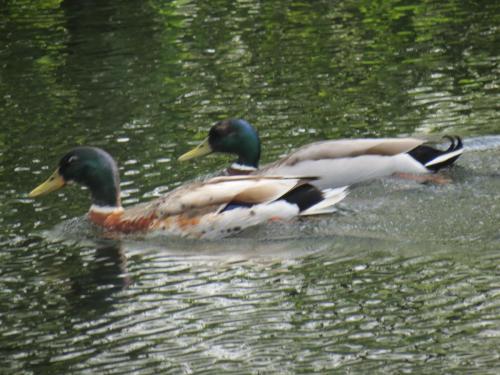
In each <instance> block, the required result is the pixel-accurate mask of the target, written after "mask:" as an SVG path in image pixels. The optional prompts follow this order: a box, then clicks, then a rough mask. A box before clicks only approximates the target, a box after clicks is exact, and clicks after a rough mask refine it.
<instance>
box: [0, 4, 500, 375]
mask: <svg viewBox="0 0 500 375" xmlns="http://www.w3.org/2000/svg"><path fill="white" fill-rule="evenodd" d="M498 25H500V4H499V3H498V1H492V0H490V1H482V2H471V1H452V0H449V1H444V2H432V1H424V0H420V1H413V2H409V1H330V0H328V1H327V0H325V1H321V0H319V1H285V0H277V1H246V0H239V1H227V0H216V1H210V2H203V1H194V0H193V1H190V0H182V1H181V0H178V1H159V0H150V1H145V2H137V1H127V0H117V1H108V0H104V1H102V0H100V1H97V0H90V1H70V0H66V1H60V0H43V1H42V0H40V1H36V2H34V1H28V0H6V1H4V2H1V3H0V122H1V125H0V249H1V251H0V366H1V368H2V370H1V371H0V372H2V373H3V372H5V373H12V374H45V373H46V374H49V373H50V374H54V373H64V374H67V373H109V374H118V373H133V372H134V373H141V374H149V373H151V374H156V373H171V374H179V373H214V374H220V373H222V372H224V373H255V374H257V373H290V374H294V373H304V374H305V373H331V372H332V371H338V372H339V373H348V372H351V373H403V372H414V373H420V372H421V373H463V374H469V373H481V374H486V373H492V374H493V373H497V372H498V368H499V367H500V361H499V353H498V347H499V346H500V340H499V337H500V332H499V331H498V325H499V323H500V299H499V293H498V290H500V272H499V267H498V264H499V256H498V248H499V246H498V245H499V240H500V237H499V236H498V223H499V222H500V210H499V207H498V203H497V202H498V201H499V198H500V196H499V191H500V180H499V177H498V170H499V167H500V164H499V161H498V160H499V156H500V154H499V148H500V139H499V138H498V134H499V132H500V116H499V113H500V111H499V107H498V103H499V83H500V82H499V77H500V74H499V73H500V72H499V66H498V62H499V49H498V45H499V40H498V39H499V38H498V35H499V33H498ZM226 117H243V118H246V119H247V120H249V121H250V122H251V123H253V124H255V125H256V126H257V128H258V129H259V132H260V135H261V138H262V140H263V146H264V148H263V162H267V161H270V160H273V159H275V158H277V157H278V156H279V155H282V154H284V153H286V152H287V151H289V150H291V149H294V148H296V147H298V146H299V145H302V144H304V143H307V142H311V141H313V140H319V139H324V138H338V137H362V136H401V135H407V134H412V135H413V134H427V133H436V134H441V133H450V134H458V135H461V136H463V137H464V138H465V139H466V140H467V142H466V146H467V147H468V152H467V153H466V154H465V155H464V156H463V157H462V158H461V159H460V161H459V163H458V166H457V168H455V169H454V170H452V171H451V172H448V176H449V177H451V178H452V179H453V183H452V184H450V185H447V186H420V185H416V184H412V183H411V182H401V181H394V180H387V181H382V182H376V183H372V184H370V185H367V186H363V187H361V188H360V189H359V190H357V191H356V192H353V193H352V194H351V195H350V197H349V198H348V199H347V200H346V201H345V203H343V205H342V207H341V210H340V212H339V213H338V215H334V216H332V217H328V218H321V219H317V220H311V221H301V222H296V223H291V224H287V225H276V226H272V227H266V228H257V229H255V230H251V231H248V232H246V233H244V234H243V235H242V236H241V237H240V238H237V239H228V240H224V241H218V242H207V243H200V242H196V241H194V242H191V241H180V240H176V239H155V240H152V241H124V242H121V243H117V242H108V241H104V242H103V241H102V240H99V241H96V240H95V237H96V236H95V234H93V233H92V232H91V231H90V230H89V228H86V226H85V223H84V222H83V221H82V220H81V219H78V218H79V217H81V216H82V215H83V214H84V212H85V211H86V210H87V208H88V204H89V202H88V199H87V192H83V191H81V190H80V189H78V188H68V189H66V190H64V191H62V192H61V193H59V194H54V195H53V196H47V197H46V198H43V199H40V200H37V201H33V200H30V199H27V197H26V194H27V192H29V191H30V190H31V189H32V188H33V187H34V186H35V185H36V184H37V183H39V182H40V181H42V180H43V179H44V178H45V177H47V176H48V175H49V173H50V172H51V171H52V169H53V168H54V167H55V164H56V162H57V160H58V159H59V157H60V156H61V155H62V154H63V153H64V152H65V151H66V150H68V149H69V148H71V147H73V146H75V145H81V144H92V145H96V146H100V147H103V148H105V149H107V150H108V151H109V152H110V153H111V154H113V155H114V156H115V157H116V159H117V160H118V162H119V165H120V172H121V176H122V186H121V187H122V194H123V201H124V203H125V204H133V203H136V202H143V201H147V200H149V199H151V198H152V197H155V196H158V195H160V194H161V193H162V192H165V191H167V190H169V189H171V188H173V187H174V186H177V185H178V184H180V183H182V182H183V181H186V180H191V179H193V178H196V177H199V176H205V175H207V174H209V173H213V172H215V171H217V170H219V169H220V168H222V166H224V165H225V164H226V163H227V162H228V160H227V158H225V157H213V158H207V159H206V160H203V161H200V162H197V163H186V164H178V163H177V162H176V161H175V160H176V158H177V157H178V156H179V155H180V154H181V153H183V152H185V151H186V150H187V149H189V148H190V146H192V145H193V144H194V143H195V142H196V141H199V140H201V139H202V138H203V137H205V135H206V131H207V129H208V128H209V126H210V125H211V124H212V123H213V122H215V121H216V120H220V119H223V118H226ZM75 218H76V219H75ZM69 219H71V220H69ZM68 220H69V221H68ZM61 223H63V224H62V225H61Z"/></svg>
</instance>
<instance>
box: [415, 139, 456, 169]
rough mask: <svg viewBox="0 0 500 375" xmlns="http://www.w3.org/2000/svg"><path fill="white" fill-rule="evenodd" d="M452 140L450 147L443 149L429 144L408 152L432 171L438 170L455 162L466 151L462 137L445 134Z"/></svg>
mask: <svg viewBox="0 0 500 375" xmlns="http://www.w3.org/2000/svg"><path fill="white" fill-rule="evenodd" d="M443 138H445V139H448V140H449V141H450V146H449V147H448V149H446V150H444V151H442V150H438V149H436V148H433V147H431V146H429V145H421V146H418V147H415V148H414V149H413V150H411V151H410V152H408V154H409V155H410V156H411V157H412V158H414V159H415V160H417V161H418V162H419V163H421V164H422V165H424V166H425V167H426V168H427V169H429V170H431V171H437V170H439V169H441V168H444V167H447V166H449V165H451V164H453V163H454V162H455V160H457V159H458V158H459V156H460V155H461V154H462V153H463V151H464V148H463V147H464V146H463V143H462V140H461V139H460V137H451V136H444V137H443Z"/></svg>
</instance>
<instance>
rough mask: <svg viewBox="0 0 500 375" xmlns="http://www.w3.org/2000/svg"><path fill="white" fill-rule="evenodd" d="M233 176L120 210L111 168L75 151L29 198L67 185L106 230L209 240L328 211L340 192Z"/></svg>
mask: <svg viewBox="0 0 500 375" xmlns="http://www.w3.org/2000/svg"><path fill="white" fill-rule="evenodd" d="M307 176H308V177H281V176H272V177H271V176H269V177H261V176H233V177H219V178H213V179H211V180H208V181H205V182H197V183H191V184H187V185H184V186H181V187H179V188H177V189H175V190H173V191H171V192H169V193H167V194H166V195H164V196H163V197H161V198H159V199H156V200H154V201H152V202H148V203H143V204H139V205H136V206H133V207H130V208H127V209H124V208H123V207H122V206H121V202H120V188H119V176H118V169H117V167H116V163H115V161H114V160H113V158H112V157H111V156H110V155H109V154H108V153H107V152H105V151H104V150H101V149H99V148H95V147H77V148H75V149H73V150H71V151H70V152H69V153H67V154H66V155H65V156H64V157H63V158H62V159H61V160H60V162H59V166H58V168H57V169H56V171H55V172H54V173H53V174H52V176H50V177H49V179H48V180H47V181H45V182H44V183H42V184H41V185H40V186H38V187H37V188H35V189H34V190H33V191H32V192H31V193H30V194H29V196H30V197H36V196H39V195H42V194H46V193H49V192H52V191H55V190H57V189H59V188H61V187H63V186H64V185H66V183H68V182H76V183H79V184H81V185H84V186H86V187H87V188H88V189H89V190H90V194H91V197H92V205H91V207H90V210H89V213H88V217H89V219H90V221H92V222H93V223H95V224H97V225H99V226H102V227H104V228H105V229H107V230H110V231H116V232H123V233H131V232H150V231H161V232H164V233H167V234H173V235H180V236H190V237H203V238H213V237H221V236H225V235H228V234H233V233H235V232H238V231H240V230H242V229H244V228H247V227H250V226H253V225H257V224H261V223H264V222H267V221H268V220H273V219H289V218H292V217H295V216H298V215H312V214H320V213H328V212H332V211H333V206H334V205H335V204H336V203H337V202H339V201H340V200H342V199H343V198H344V197H345V195H346V189H345V188H339V189H333V190H332V189H328V190H319V189H318V188H316V187H314V186H313V185H312V184H311V181H313V180H314V176H312V177H311V175H310V174H307Z"/></svg>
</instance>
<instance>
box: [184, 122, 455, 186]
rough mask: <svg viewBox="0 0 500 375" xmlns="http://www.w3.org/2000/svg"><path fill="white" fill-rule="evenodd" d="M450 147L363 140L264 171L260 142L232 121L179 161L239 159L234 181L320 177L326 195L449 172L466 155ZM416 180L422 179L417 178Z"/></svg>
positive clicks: (321, 146)
mask: <svg viewBox="0 0 500 375" xmlns="http://www.w3.org/2000/svg"><path fill="white" fill-rule="evenodd" d="M445 138H447V139H448V140H449V141H450V145H449V147H448V148H447V149H445V150H440V149H438V148H436V147H434V146H433V145H431V142H429V141H428V140H425V139H418V138H362V139H341V140H327V141H319V142H314V143H310V144H308V145H305V146H303V147H301V148H299V149H298V150H296V151H295V152H292V153H291V154H289V155H288V156H285V157H284V158H282V159H280V160H278V161H276V162H274V163H271V164H268V165H266V166H264V167H262V168H260V169H259V168H258V167H259V159H260V150H261V146H260V139H259V136H258V134H257V131H256V130H255V129H254V128H253V127H252V125H250V124H249V123H248V122H247V121H245V120H241V119H229V120H224V121H220V122H218V123H216V124H215V125H214V126H212V128H211V129H210V131H209V135H208V138H206V139H205V140H204V141H203V142H202V143H201V144H200V145H199V146H197V147H196V148H194V149H193V150H191V151H189V152H187V153H185V154H183V155H182V156H181V157H179V160H180V161H186V160H190V159H193V158H196V157H200V156H204V155H207V154H210V153H213V152H216V153H225V154H232V155H236V156H237V158H238V159H237V160H236V162H234V163H233V164H232V165H231V166H230V167H229V168H228V169H227V173H228V174H231V175H235V174H236V175H238V174H252V175H261V176H274V175H279V176H307V175H310V176H316V177H317V179H316V180H315V181H313V182H311V183H312V184H313V185H314V186H316V187H318V188H320V189H325V188H335V187H340V186H345V185H353V184H357V183H360V182H364V181H367V180H371V179H374V178H379V177H384V176H390V175H395V174H396V175H403V176H410V175H411V176H414V175H421V176H422V175H427V176H423V177H422V178H420V180H433V177H431V176H430V175H429V174H431V173H433V172H436V171H438V170H439V169H441V168H443V167H447V166H450V165H451V164H453V163H454V162H455V160H456V159H457V158H458V157H459V156H460V155H461V154H462V152H463V145H462V141H461V139H460V138H459V137H445ZM415 179H419V178H418V177H415ZM434 180H436V181H437V182H438V181H439V178H436V179H434Z"/></svg>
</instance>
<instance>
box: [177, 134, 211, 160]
mask: <svg viewBox="0 0 500 375" xmlns="http://www.w3.org/2000/svg"><path fill="white" fill-rule="evenodd" d="M212 152H213V150H212V147H211V146H210V143H209V142H208V138H206V139H205V140H204V141H203V142H201V143H200V144H199V145H198V146H196V147H195V148H193V149H192V150H191V151H188V152H186V153H185V154H183V155H181V156H179V158H178V159H177V160H179V161H186V160H191V159H194V158H197V157H200V156H205V155H208V154H210V153H212Z"/></svg>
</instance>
